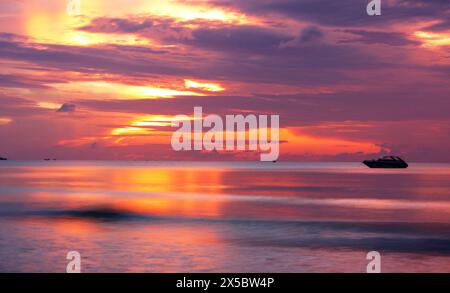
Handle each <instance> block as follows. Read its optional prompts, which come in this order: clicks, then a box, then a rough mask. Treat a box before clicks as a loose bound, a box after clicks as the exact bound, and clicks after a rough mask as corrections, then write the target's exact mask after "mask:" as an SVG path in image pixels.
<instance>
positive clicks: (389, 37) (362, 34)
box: [339, 29, 420, 46]
mask: <svg viewBox="0 0 450 293" xmlns="http://www.w3.org/2000/svg"><path fill="white" fill-rule="evenodd" d="M342 31H343V32H345V33H349V34H352V35H355V36H357V38H348V39H343V40H340V41H339V42H340V43H364V44H369V45H372V44H383V45H389V46H407V45H419V44H420V42H419V41H415V40H411V39H409V38H408V35H407V34H405V33H399V32H384V31H368V30H355V29H353V30H350V29H347V30H342Z"/></svg>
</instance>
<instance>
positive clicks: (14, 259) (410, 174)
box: [0, 162, 450, 272]
mask: <svg viewBox="0 0 450 293" xmlns="http://www.w3.org/2000/svg"><path fill="white" fill-rule="evenodd" d="M274 165H275V166H274ZM442 166H444V167H442V168H441V165H420V168H418V169H414V168H411V170H408V171H404V172H402V171H398V170H395V171H394V172H390V171H386V170H382V171H374V172H372V171H371V170H369V169H366V168H361V167H360V166H359V165H354V164H353V165H352V164H350V165H349V164H346V163H344V164H329V165H327V164H314V163H311V164H300V165H299V164H269V165H267V164H260V163H248V164H244V163H239V164H237V165H233V164H229V163H215V164H211V163H209V164H205V163H192V164H191V165H190V164H189V163H170V162H169V163H154V162H149V163H142V162H136V163H135V162H125V163H124V162H117V163H111V162H99V163H96V162H73V163H72V162H50V163H42V162H20V163H16V162H7V163H6V164H3V165H1V166H0V184H1V186H2V187H1V189H0V221H1V225H0V247H1V248H2V249H1V250H0V260H1V262H0V271H2V270H3V271H4V270H7V267H5V266H8V267H10V268H12V269H16V270H18V271H39V269H37V267H36V266H33V265H32V264H30V261H35V262H36V263H37V262H39V260H38V259H37V258H38V257H39V256H41V255H42V257H43V258H44V259H45V260H44V261H41V262H40V264H41V265H42V266H44V267H45V268H47V269H48V270H52V271H58V270H59V267H60V266H63V267H64V265H65V264H64V258H63V259H62V260H61V259H60V258H61V254H64V251H66V250H67V251H68V250H73V249H75V250H80V252H81V253H82V255H83V254H84V255H85V256H87V259H86V260H85V265H86V269H87V270H88V271H89V270H91V271H99V270H101V271H171V272H176V271H191V270H193V271H218V270H219V271H220V270H222V271H223V270H231V271H236V270H237V271H242V270H247V271H267V270H269V271H270V270H271V268H273V270H272V271H295V270H296V271H358V270H359V268H360V265H361V263H358V262H357V261H356V262H355V260H354V259H353V258H354V257H357V256H358V255H360V254H362V251H364V250H365V249H366V248H367V249H369V248H373V247H381V248H383V247H385V248H386V249H388V250H389V251H390V253H391V256H390V257H391V258H392V259H397V258H398V257H397V256H398V255H397V253H406V252H408V253H412V254H413V255H416V256H417V255H419V256H420V257H422V258H423V259H426V261H423V262H422V263H420V264H418V265H417V266H416V268H418V270H419V271H420V268H422V271H426V270H435V271H438V270H443V271H450V268H448V266H447V267H445V266H444V265H443V263H444V262H443V259H447V260H448V256H447V254H448V255H450V249H448V247H450V243H449V241H450V239H448V235H450V234H448V233H446V232H445V231H447V232H448V231H449V227H450V226H449V225H450V215H449V214H450V201H449V196H450V182H449V180H448V174H450V172H449V170H450V168H449V167H448V166H446V165H442ZM427 170H429V171H430V172H428V171H427ZM313 222H317V223H323V224H313ZM326 223H338V224H330V225H326ZM339 223H349V224H339ZM363 223H367V225H366V224H364V225H363ZM395 223H405V224H398V225H400V226H399V227H400V228H398V229H397V228H395V229H394V228H393V226H395V225H397V224H395ZM408 223H411V225H412V226H402V225H409V224H408ZM422 223H428V224H427V225H430V226H429V227H428V226H427V227H426V228H420V229H419V227H422V226H421V225H423V224H422ZM324 225H325V226H324ZM342 225H344V226H345V227H344V228H342ZM346 225H348V227H347V226H346ZM358 225H359V226H358ZM361 225H362V226H361ZM380 227H381V228H380ZM405 233H406V234H407V235H406V234H405ZM446 235H447V236H446ZM406 236H407V238H405V237H406ZM415 241H416V242H415ZM74 246H75V247H74ZM446 247H447V248H446ZM336 250H339V253H338V255H337V256H335V257H336V260H339V261H338V262H337V263H335V264H334V266H331V264H330V261H329V260H328V261H327V260H325V259H324V256H325V255H331V254H332V253H333V251H336ZM23 251H25V253H23ZM428 253H437V254H438V255H435V256H429V255H428ZM22 254H24V257H25V256H26V258H20V257H19V259H18V256H20V255H22ZM110 254H113V255H114V256H113V257H112V258H111V259H110V260H108V261H106V260H104V258H105V257H106V258H107V257H108V255H110ZM297 258H300V259H301V260H302V262H298V261H297ZM313 260H314V261H313ZM1 263H3V264H4V265H2V264H1ZM407 263H408V262H406V261H404V262H402V261H400V262H399V263H398V264H397V265H396V264H392V263H388V264H387V267H388V268H389V269H390V270H391V271H396V270H397V271H404V270H406V271H408V270H412V268H410V267H407V266H406V264H407ZM425 265H427V266H428V267H426V266H425Z"/></svg>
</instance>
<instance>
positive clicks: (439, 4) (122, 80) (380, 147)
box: [0, 0, 450, 162]
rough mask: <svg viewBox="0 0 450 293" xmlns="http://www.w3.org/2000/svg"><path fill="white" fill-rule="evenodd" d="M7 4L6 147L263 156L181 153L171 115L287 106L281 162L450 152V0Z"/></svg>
mask: <svg viewBox="0 0 450 293" xmlns="http://www.w3.org/2000/svg"><path fill="white" fill-rule="evenodd" d="M68 2H69V1H64V0H23V1H21V0H8V1H5V0H1V1H0V28H1V29H0V63H1V66H0V156H2V157H8V158H10V159H24V160H25V159H43V158H56V159H101V160H258V159H259V154H257V153H255V152H249V151H234V152H217V151H213V152H206V151H197V152H193V151H183V152H175V151H173V150H172V148H171V144H170V139H171V136H172V134H173V131H174V130H175V129H173V128H172V127H171V122H170V121H171V119H172V117H173V116H175V115H179V114H184V115H193V108H194V106H202V107H203V112H204V114H205V115H206V114H218V115H221V116H225V115H227V114H234V115H237V114H243V115H247V114H256V115H263V114H265V115H279V116H280V157H279V159H280V160H281V161H355V160H361V159H367V158H372V157H377V156H380V155H388V154H393V155H400V156H402V157H404V158H405V159H406V160H407V161H420V162H450V152H449V149H450V114H449V113H450V82H449V76H450V3H449V1H448V0H423V1H420V0H382V1H381V2H382V15H381V16H368V15H367V14H366V5H367V3H368V2H369V1H365V0H346V1H332V0H327V1H325V0H239V1H228V0H210V1H203V0H193V1H188V0H173V1H170V0H164V1H163V0H151V1H145V0H89V1H87V0H84V1H83V0H81V2H80V3H81V6H80V8H81V9H80V13H79V14H74V13H68V11H67V4H68Z"/></svg>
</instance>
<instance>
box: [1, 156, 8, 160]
mask: <svg viewBox="0 0 450 293" xmlns="http://www.w3.org/2000/svg"><path fill="white" fill-rule="evenodd" d="M6 160H8V159H7V158H3V157H0V161H6Z"/></svg>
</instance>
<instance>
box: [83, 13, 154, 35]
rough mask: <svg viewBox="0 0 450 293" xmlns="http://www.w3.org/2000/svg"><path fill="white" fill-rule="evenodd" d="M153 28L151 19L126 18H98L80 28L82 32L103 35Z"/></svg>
mask: <svg viewBox="0 0 450 293" xmlns="http://www.w3.org/2000/svg"><path fill="white" fill-rule="evenodd" d="M152 26H153V22H152V21H151V20H149V19H145V20H143V21H139V20H133V19H124V18H105V17H102V18H96V19H93V20H92V22H91V23H90V24H89V25H86V26H83V27H81V28H79V29H80V30H84V31H90V32H102V33H117V32H119V33H136V32H139V31H142V30H145V29H148V28H151V27H152Z"/></svg>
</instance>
